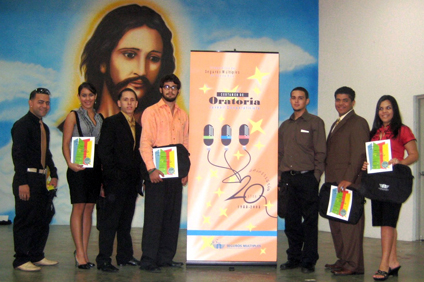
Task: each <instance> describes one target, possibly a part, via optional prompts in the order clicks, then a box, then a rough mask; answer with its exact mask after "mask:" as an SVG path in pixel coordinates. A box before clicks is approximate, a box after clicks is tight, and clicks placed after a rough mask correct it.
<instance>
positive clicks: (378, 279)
mask: <svg viewBox="0 0 424 282" xmlns="http://www.w3.org/2000/svg"><path fill="white" fill-rule="evenodd" d="M375 275H380V276H382V277H378V278H377V277H375ZM372 278H374V280H375V281H384V280H387V278H389V275H388V273H387V272H386V271H382V270H380V269H379V270H377V272H376V273H375V274H374V276H373V277H372Z"/></svg>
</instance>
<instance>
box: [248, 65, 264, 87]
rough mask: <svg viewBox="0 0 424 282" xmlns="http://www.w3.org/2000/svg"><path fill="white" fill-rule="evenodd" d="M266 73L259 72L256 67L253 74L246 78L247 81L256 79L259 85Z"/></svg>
mask: <svg viewBox="0 0 424 282" xmlns="http://www.w3.org/2000/svg"><path fill="white" fill-rule="evenodd" d="M268 74H269V73H268V72H261V71H260V70H259V69H258V67H256V70H255V74H254V75H252V76H250V77H248V78H247V79H256V80H257V81H258V82H259V84H262V77H264V76H266V75H268Z"/></svg>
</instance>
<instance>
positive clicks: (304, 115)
mask: <svg viewBox="0 0 424 282" xmlns="http://www.w3.org/2000/svg"><path fill="white" fill-rule="evenodd" d="M290 119H291V120H292V121H296V120H295V119H294V113H293V114H292V115H291V116H290ZM298 119H304V120H310V119H311V114H310V113H309V112H308V110H305V112H304V113H303V114H302V115H301V116H300V117H298Z"/></svg>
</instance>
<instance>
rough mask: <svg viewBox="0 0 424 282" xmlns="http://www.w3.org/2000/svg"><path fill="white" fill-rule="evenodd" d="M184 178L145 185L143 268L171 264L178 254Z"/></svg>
mask: <svg viewBox="0 0 424 282" xmlns="http://www.w3.org/2000/svg"><path fill="white" fill-rule="evenodd" d="M182 189H183V187H182V184H181V178H172V179H164V180H163V182H160V183H151V182H150V181H148V182H147V183H146V191H145V200H144V226H143V240H142V246H141V250H142V251H143V255H142V256H141V265H144V266H146V265H157V266H161V265H164V264H166V263H170V262H171V261H172V259H173V258H174V256H175V253H176V251H177V243H178V233H179V229H180V218H181V201H182Z"/></svg>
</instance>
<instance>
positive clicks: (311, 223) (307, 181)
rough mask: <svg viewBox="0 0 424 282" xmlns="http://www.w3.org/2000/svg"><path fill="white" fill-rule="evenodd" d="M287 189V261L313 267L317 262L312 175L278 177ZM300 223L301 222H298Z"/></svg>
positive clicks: (315, 187) (315, 189)
mask: <svg viewBox="0 0 424 282" xmlns="http://www.w3.org/2000/svg"><path fill="white" fill-rule="evenodd" d="M281 183H282V184H283V185H287V186H288V197H289V199H288V206H287V215H286V219H285V224H286V226H285V233H286V235H287V239H288V242H289V248H288V249H287V259H288V260H289V261H291V260H292V261H297V262H301V263H302V264H313V265H315V263H316V261H317V260H318V258H319V256H318V206H319V203H318V186H319V183H318V181H317V180H316V178H315V176H314V173H313V172H308V173H305V174H297V175H291V174H290V173H289V172H283V173H282V174H281ZM302 219H303V220H302Z"/></svg>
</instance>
